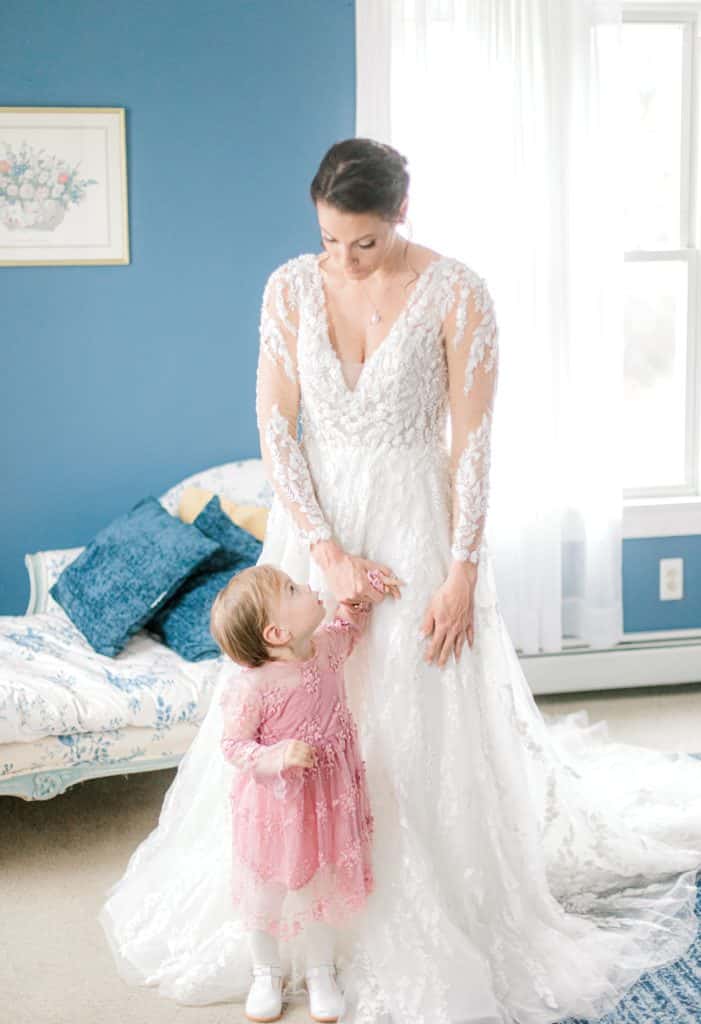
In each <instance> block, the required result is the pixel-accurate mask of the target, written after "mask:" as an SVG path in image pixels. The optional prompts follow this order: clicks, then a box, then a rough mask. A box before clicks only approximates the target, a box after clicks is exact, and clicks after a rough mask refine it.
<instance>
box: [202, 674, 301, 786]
mask: <svg viewBox="0 0 701 1024" xmlns="http://www.w3.org/2000/svg"><path fill="white" fill-rule="evenodd" d="M219 703H220V705H221V708H222V712H223V723H224V725H223V729H222V737H221V749H222V753H223V755H224V758H225V759H226V760H227V761H228V762H229V763H230V764H233V765H234V766H235V767H236V768H238V769H239V770H240V771H244V772H245V771H248V772H251V773H252V775H253V777H254V778H255V780H256V782H258V783H260V784H261V785H264V786H267V787H269V788H270V789H271V790H272V792H273V794H274V796H275V797H277V799H279V800H286V799H288V798H289V797H291V796H294V795H295V794H296V793H298V792H299V790H300V789H301V787H302V785H303V782H304V778H303V774H302V769H301V768H299V767H297V766H287V767H285V763H284V759H285V751H286V750H287V747H288V745H289V744H290V743H291V742H292V739H293V737H290V738H287V739H283V740H280V741H279V742H278V743H271V744H263V743H259V742H258V727H259V725H260V721H261V716H262V705H261V698H260V694H259V692H258V691H257V689H256V687H255V686H254V685H252V684H251V683H250V682H249V681H247V680H245V679H242V680H239V679H236V680H235V681H234V682H233V683H232V684H231V685H230V686H227V687H226V688H225V689H224V692H223V693H222V695H221V697H220V700H219Z"/></svg>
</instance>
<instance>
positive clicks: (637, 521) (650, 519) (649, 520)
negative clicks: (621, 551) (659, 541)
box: [623, 495, 701, 539]
mask: <svg viewBox="0 0 701 1024" xmlns="http://www.w3.org/2000/svg"><path fill="white" fill-rule="evenodd" d="M690 534H691V535H693V534H701V498H699V497H698V496H697V495H694V496H692V497H673V498H630V499H628V500H627V501H625V502H624V505H623V537H624V539H629V538H632V537H681V536H685V535H690Z"/></svg>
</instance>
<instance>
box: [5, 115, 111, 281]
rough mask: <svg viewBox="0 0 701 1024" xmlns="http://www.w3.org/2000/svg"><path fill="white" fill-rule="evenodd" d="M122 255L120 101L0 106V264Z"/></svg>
mask: <svg viewBox="0 0 701 1024" xmlns="http://www.w3.org/2000/svg"><path fill="white" fill-rule="evenodd" d="M129 262H130V254H129V210H128V192H127V153H126V118H125V109H124V107H0V266H3V267H50V266H114V265H123V264H128V263H129Z"/></svg>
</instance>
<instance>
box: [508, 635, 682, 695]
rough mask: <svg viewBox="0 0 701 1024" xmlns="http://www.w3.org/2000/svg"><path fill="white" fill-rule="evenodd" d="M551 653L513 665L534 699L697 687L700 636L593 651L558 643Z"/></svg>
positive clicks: (636, 641) (629, 641)
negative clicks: (560, 646)
mask: <svg viewBox="0 0 701 1024" xmlns="http://www.w3.org/2000/svg"><path fill="white" fill-rule="evenodd" d="M564 643H565V645H566V646H565V648H564V649H563V650H562V651H556V652H553V653H552V654H521V653H519V652H517V653H518V656H519V660H520V662H521V667H522V668H523V671H524V674H525V676H526V679H527V680H528V683H529V686H530V687H531V691H532V692H533V693H534V694H536V695H537V694H551V693H552V694H555V693H585V692H587V691H596V690H626V689H630V688H632V687H645V686H674V685H678V684H684V683H701V634H697V633H694V634H691V635H687V636H684V637H679V636H676V637H669V638H661V637H656V638H650V639H646V640H643V639H640V638H637V639H633V638H632V637H631V639H624V640H623V641H622V642H621V643H620V644H617V645H616V646H615V647H611V648H606V649H601V650H594V649H592V648H590V647H587V646H586V644H578V643H576V642H573V641H564Z"/></svg>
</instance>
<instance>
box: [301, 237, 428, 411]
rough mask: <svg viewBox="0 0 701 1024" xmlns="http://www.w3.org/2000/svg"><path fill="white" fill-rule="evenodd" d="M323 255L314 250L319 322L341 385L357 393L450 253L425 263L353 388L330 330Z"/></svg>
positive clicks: (313, 264)
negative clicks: (436, 269)
mask: <svg viewBox="0 0 701 1024" xmlns="http://www.w3.org/2000/svg"><path fill="white" fill-rule="evenodd" d="M320 255H321V256H323V255H324V254H323V253H319V254H317V253H311V258H312V273H313V275H314V291H315V295H316V299H317V312H318V318H319V323H320V325H321V329H320V334H321V341H322V344H323V346H324V348H325V349H326V351H327V352H328V353H329V354H330V356H331V358H332V361H333V363H334V365H335V367H336V372H337V376H338V378H339V380H340V382H341V387H342V388H343V390H344V392H345V393H346V394H347V395H357V394H358V392H359V391H361V390H362V388H363V386H364V384H365V382H366V380H367V378H368V374H369V369H370V367H371V365H372V364H374V362H375V361H376V357H378V356H379V354H380V353H381V352H383V351H384V349H385V348H386V346H387V345H388V344H389V343H391V342H392V341H393V339H394V338H395V337H396V336H397V334H398V327H399V325H400V324H401V323H402V322H403V321H404V320H405V319H406V318H407V317H408V315H409V313H410V311H411V309H412V308H413V305H414V302H415V300H416V298H417V296H418V295H419V294H420V293H421V291H422V290H423V288H425V286H426V282H427V281H428V280H429V279H430V277H431V275H432V273H433V271H434V269H435V267H436V266H437V265H438V264H439V263H442V262H444V261H445V260H447V259H448V257H447V256H439V257H438V258H437V259H433V260H431V262H430V263H429V264H428V265H427V266H426V267H424V269H423V270H422V271H421V273H420V274H419V276H418V279H417V281H416V283H415V284H414V288H413V290H412V292H411V295H410V296H409V298H408V299H407V301H406V302H405V303H404V305H403V306H402V308H401V310H400V312H399V314H398V315H397V317H396V318H395V320H394V322H393V323H392V326H391V327H390V329H389V330H388V331H387V334H386V335H385V336H384V338H383V339H382V341H381V342H380V344H379V345H378V346H377V348H376V349H374V350H373V351H372V352H371V353H370V356H369V357H368V358H367V359H366V360H365V362H363V363H361V364H359V365H361V366H362V367H363V369H362V371H361V373H360V376H359V378H358V380H357V382H356V385H355V387H354V388H350V387H349V386H348V384H347V382H346V378H345V374H344V372H343V365H342V363H343V360H342V359H341V357H340V356H339V354H338V352H336V349H335V348H334V347H333V345H332V344H331V332H330V329H329V325H330V321H329V315H328V306H327V303H326V293H325V291H324V278H323V275H322V273H321V267H320V266H319V256H320Z"/></svg>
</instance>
